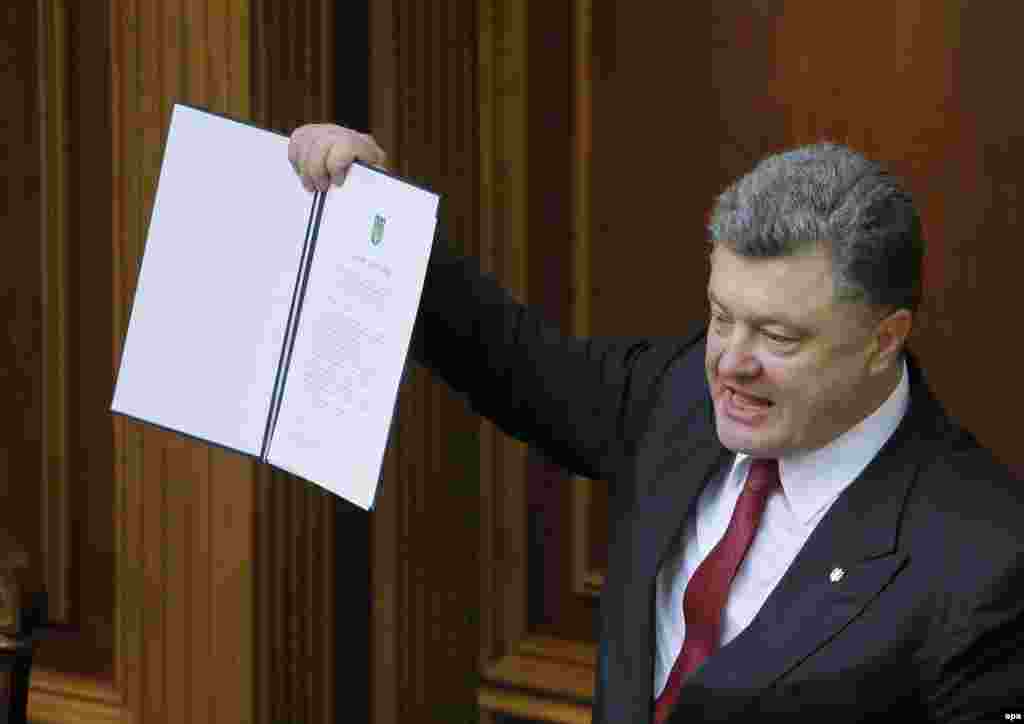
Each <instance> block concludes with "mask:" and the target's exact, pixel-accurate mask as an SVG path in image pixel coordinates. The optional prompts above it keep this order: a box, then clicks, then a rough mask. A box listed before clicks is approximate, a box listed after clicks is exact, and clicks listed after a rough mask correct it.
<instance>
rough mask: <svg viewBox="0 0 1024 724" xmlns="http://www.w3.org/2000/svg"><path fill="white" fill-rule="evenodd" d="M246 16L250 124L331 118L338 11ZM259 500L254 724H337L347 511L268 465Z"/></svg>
mask: <svg viewBox="0 0 1024 724" xmlns="http://www.w3.org/2000/svg"><path fill="white" fill-rule="evenodd" d="M250 12H251V16H252V18H251V33H252V34H251V40H252V70H251V78H252V88H253V94H252V114H251V118H252V120H253V121H254V122H255V123H256V124H258V125H260V126H263V127H265V128H270V129H272V130H275V131H278V132H280V133H285V134H287V133H290V132H291V131H292V130H294V129H295V128H296V127H298V126H299V125H301V124H303V123H307V122H319V121H325V120H330V118H331V115H332V113H333V109H334V95H335V89H334V47H333V44H334V43H335V42H336V39H335V38H334V36H333V32H334V28H335V19H334V13H335V6H334V3H332V2H330V1H329V0H296V2H292V3H288V4H284V3H279V2H274V1H273V0H251V9H250ZM296 183H298V181H297V180H296ZM255 496H256V498H255V510H256V519H255V530H254V533H255V555H254V563H255V566H256V568H255V571H254V575H255V584H256V593H255V630H256V631H257V632H258V633H257V640H256V642H255V650H254V656H255V669H256V670H255V689H254V692H253V694H254V698H255V702H256V705H255V717H256V718H255V721H260V722H267V723H268V724H271V723H276V722H280V721H301V722H321V723H323V724H327V723H328V722H334V721H335V719H336V715H335V711H336V701H337V699H338V698H341V699H344V697H345V696H346V694H351V693H353V692H348V691H346V687H345V686H344V685H343V684H341V683H339V681H338V680H337V678H336V664H335V661H336V659H337V658H338V657H339V656H340V657H344V658H345V659H356V660H359V658H360V657H362V656H364V655H365V654H364V653H363V652H359V651H338V650H336V647H335V642H336V635H335V631H336V627H337V626H338V625H345V623H347V622H346V621H338V620H337V617H338V616H340V615H343V613H342V611H343V608H342V603H343V602H341V601H338V599H337V598H336V591H337V586H336V583H337V578H338V576H341V577H342V578H343V579H344V580H347V581H350V582H351V586H350V590H351V591H352V594H353V595H356V596H359V595H362V590H364V586H365V584H364V583H363V582H362V581H361V580H360V577H359V576H358V575H357V574H356V571H357V570H358V568H359V564H360V563H361V562H360V561H358V560H353V561H351V562H349V563H348V565H347V566H346V570H342V571H337V570H336V565H337V561H336V555H335V548H336V528H335V519H336V517H337V515H338V507H339V505H344V504H343V503H340V502H339V501H338V500H337V499H336V498H335V497H334V496H332V495H331V494H330V493H327V492H326V491H324V490H322V489H320V488H317V487H316V486H313V485H310V484H309V483H307V482H305V481H302V480H299V479H298V478H295V477H293V476H291V475H289V474H287V473H284V472H282V471H279V470H274V469H272V468H268V467H265V466H260V467H258V468H257V470H256V487H255ZM360 514H361V513H360ZM357 555H358V553H357ZM342 565H346V564H342Z"/></svg>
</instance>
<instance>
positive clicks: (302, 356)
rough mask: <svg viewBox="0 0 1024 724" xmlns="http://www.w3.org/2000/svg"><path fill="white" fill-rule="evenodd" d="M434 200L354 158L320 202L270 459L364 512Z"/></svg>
mask: <svg viewBox="0 0 1024 724" xmlns="http://www.w3.org/2000/svg"><path fill="white" fill-rule="evenodd" d="M437 203H438V197H437V196H436V195H435V194H432V193H430V192H428V191H423V190H421V189H418V188H416V187H414V186H411V185H409V184H406V183H404V182H402V181H399V180H396V179H394V178H391V177H389V176H387V175H385V174H382V173H379V172H377V171H373V170H370V169H368V168H366V167H363V166H358V165H356V166H353V167H352V168H351V169H350V171H349V174H348V178H347V179H346V180H345V183H344V184H343V185H342V186H341V187H340V188H334V189H332V190H331V191H329V192H328V195H327V201H326V203H325V205H324V215H323V219H322V221H321V225H320V234H319V237H318V239H317V246H316V251H315V254H314V258H313V266H312V270H311V272H310V277H309V282H308V287H307V290H306V296H305V301H304V303H303V307H302V314H301V316H300V318H299V328H298V331H297V333H296V339H295V348H294V352H293V356H292V360H291V367H290V369H289V371H288V378H287V383H286V385H285V390H284V397H283V401H282V404H281V410H280V416H279V418H278V421H277V428H276V429H275V431H274V435H273V438H272V440H271V444H270V450H269V451H268V454H267V460H268V462H270V463H271V464H272V465H275V466H277V467H280V468H282V469H284V470H288V471H289V472H292V473H295V474H296V475H299V476H301V477H303V478H305V479H307V480H311V481H313V482H315V483H317V484H318V485H320V486H322V487H324V488H327V489H328V490H331V491H333V492H334V493H335V494H337V495H340V496H342V497H343V498H345V499H346V500H349V501H350V502H352V503H354V504H356V505H358V506H360V507H362V508H364V509H369V508H370V507H371V506H372V504H373V500H374V496H375V494H376V490H377V483H378V481H379V479H380V470H381V464H382V463H383V459H384V450H385V447H386V445H387V438H388V430H389V426H390V423H391V418H392V414H393V411H394V406H395V399H396V395H397V392H398V384H399V378H400V377H401V374H402V367H403V365H404V363H405V359H406V354H407V351H408V347H409V342H410V339H411V336H412V328H413V324H414V322H415V320H416V311H417V308H418V306H419V299H420V294H421V292H422V290H423V280H424V277H425V275H426V270H427V261H428V260H429V258H430V248H431V245H432V243H433V238H434V227H435V224H436V214H437ZM375 224H376V225H377V229H378V234H377V235H375V234H374V226H375Z"/></svg>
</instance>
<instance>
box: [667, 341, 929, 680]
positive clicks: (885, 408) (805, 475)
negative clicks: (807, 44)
mask: <svg viewBox="0 0 1024 724" xmlns="http://www.w3.org/2000/svg"><path fill="white" fill-rule="evenodd" d="M909 404H910V385H909V383H908V381H907V365H906V361H904V363H903V373H902V376H901V377H900V382H899V384H897V386H896V389H894V390H893V392H892V394H891V395H889V398H888V399H887V400H886V401H885V402H884V403H882V405H881V406H880V407H879V408H878V409H877V410H876V411H875V412H874V413H872V414H871V415H869V416H868V417H866V418H865V419H864V420H862V421H861V422H860V423H859V424H858V425H856V426H854V427H853V428H851V429H850V430H847V431H846V432H845V433H843V434H842V435H840V436H839V437H838V438H836V439H835V440H833V441H832V442H831V443H829V444H828V445H826V446H825V447H823V448H819V449H818V450H814V451H812V452H810V453H804V454H801V455H795V456H791V457H785V458H780V459H779V474H780V477H781V478H782V487H781V488H780V489H778V490H776V491H774V492H773V493H772V494H771V496H770V497H769V498H768V502H767V504H766V505H765V509H764V513H763V515H762V517H761V523H760V526H759V528H758V531H757V535H756V536H755V537H754V540H753V542H752V543H751V545H750V548H749V550H748V551H747V555H746V557H745V558H744V559H743V562H742V563H741V564H740V567H739V569H738V570H737V571H736V577H735V578H734V579H733V581H732V586H731V587H730V589H729V594H728V598H727V599H726V603H725V607H724V609H723V611H722V622H721V640H720V641H719V646H724V645H725V644H727V643H728V642H729V641H731V640H732V639H734V638H735V637H736V636H737V635H738V634H739V633H740V632H741V631H743V629H745V628H746V627H747V626H748V625H749V624H750V622H751V621H752V620H753V618H754V616H755V615H756V614H757V612H758V611H759V610H760V609H761V606H763V605H764V602H765V600H766V599H767V598H768V594H770V593H771V592H772V590H773V589H774V588H775V586H776V585H777V584H778V583H779V581H780V580H781V579H782V576H783V575H784V574H785V573H786V570H787V569H788V568H789V566H790V564H792V563H793V560H794V559H795V558H796V555H797V553H799V551H800V548H801V547H803V545H804V543H806V542H807V539H808V538H810V536H811V533H812V532H813V531H814V528H815V527H816V526H817V525H818V522H819V521H821V519H822V518H823V517H825V513H827V512H828V510H829V508H831V507H832V504H833V503H834V502H835V501H836V499H837V498H838V497H839V495H840V494H841V493H842V492H843V491H844V490H845V489H846V488H847V486H849V485H850V483H852V482H853V481H854V480H855V479H856V478H857V476H858V475H860V473H861V472H862V471H863V470H864V468H866V467H867V465H868V463H869V462H871V460H872V459H873V458H874V457H875V455H876V454H877V453H878V451H879V450H880V449H881V448H882V446H883V445H884V444H885V442H886V441H887V440H888V439H889V438H890V437H891V436H892V434H893V433H894V432H895V431H896V428H897V427H898V426H899V423H900V420H902V419H903V415H904V414H905V413H906V411H907V407H908V406H909ZM750 460H751V458H750V456H748V455H744V454H743V453H737V454H736V457H735V459H734V460H733V463H732V467H731V468H730V469H729V471H728V473H727V474H726V475H725V476H724V477H723V478H722V479H721V480H717V481H712V482H710V483H709V484H708V485H707V486H706V487H705V488H704V490H703V491H702V492H701V495H700V498H699V499H698V501H697V509H696V515H695V516H692V515H691V516H690V517H689V519H688V520H687V521H686V529H685V531H684V532H683V536H682V539H681V540H680V542H679V543H678V544H677V549H676V550H675V551H674V552H672V553H671V554H670V555H669V557H668V558H667V559H666V560H665V563H664V565H663V566H662V568H661V570H660V571H658V579H657V584H656V590H655V606H656V608H657V612H656V616H657V620H656V629H657V630H656V635H655V655H654V695H655V697H657V696H658V695H659V694H661V691H662V689H664V688H665V684H666V683H667V681H668V675H669V672H670V671H671V670H672V665H673V664H674V663H675V660H676V658H677V657H678V656H679V651H680V649H681V648H682V646H683V640H684V638H685V636H686V622H685V620H684V616H683V594H684V592H685V591H686V584H687V583H689V581H690V577H691V576H692V575H693V573H694V571H696V570H697V566H699V565H700V563H701V561H703V560H704V558H705V557H706V556H707V555H708V554H709V553H710V552H711V549H712V548H714V547H715V545H716V544H717V543H718V541H719V540H720V539H721V538H722V536H723V535H725V530H726V528H728V526H729V520H730V518H732V512H733V508H735V507H736V501H737V500H738V499H739V496H740V493H741V492H742V490H743V484H744V482H745V480H746V477H747V470H748V468H749V467H750Z"/></svg>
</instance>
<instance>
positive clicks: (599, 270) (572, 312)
mask: <svg viewBox="0 0 1024 724" xmlns="http://www.w3.org/2000/svg"><path fill="white" fill-rule="evenodd" d="M9 5H10V7H9V8H7V9H6V10H5V11H4V13H3V14H2V22H3V25H2V26H0V27H2V29H3V40H4V43H5V44H4V45H3V46H2V48H0V49H2V59H3V60H4V63H3V64H2V65H0V93H2V94H3V98H4V99H5V102H4V103H3V104H2V112H0V119H2V124H3V125H2V127H0V130H2V132H3V137H2V144H3V149H4V151H3V154H2V156H0V157H2V159H3V161H4V162H5V164H6V166H5V174H4V181H3V184H2V185H0V203H2V204H3V206H2V208H0V212H2V215H0V216H2V218H3V221H4V230H5V232H6V234H5V251H4V256H3V260H4V261H3V262H2V263H0V313H2V315H3V318H4V322H5V330H6V334H5V335H4V336H3V337H2V338H0V409H2V410H3V415H0V440H2V441H3V442H2V443H0V525H3V526H5V527H7V528H9V529H11V530H13V531H14V532H15V533H17V535H18V536H19V537H20V538H22V539H23V540H24V542H25V543H26V544H27V545H28V546H29V547H30V549H32V550H33V552H34V553H36V554H37V555H39V556H40V557H41V559H42V561H43V564H42V566H41V569H40V571H39V573H40V579H41V580H43V581H45V582H49V584H50V585H51V586H52V587H53V591H54V593H55V595H56V600H57V601H58V602H60V606H59V607H58V611H57V614H58V615H57V619H58V622H59V623H60V627H63V628H60V627H57V629H55V630H57V631H58V632H60V633H61V636H59V637H57V639H56V640H55V641H52V642H51V643H49V644H47V645H45V646H44V650H43V651H42V652H41V657H40V662H41V664H42V665H43V669H45V673H44V674H41V676H40V678H39V679H38V680H37V685H36V688H35V690H34V694H33V696H34V699H33V701H34V707H35V709H34V710H35V712H36V713H37V718H38V720H39V721H71V720H72V719H70V718H69V717H77V718H74V721H97V722H98V721H128V720H135V721H141V720H145V721H147V722H154V723H156V724H158V723H159V722H163V721H167V722H171V721H183V720H186V719H187V720H188V721H197V722H198V721H212V720H214V719H216V718H217V716H220V717H221V718H222V719H225V720H226V719H232V718H233V719H234V720H238V719H239V718H241V719H246V718H247V717H250V718H252V719H253V720H256V721H276V720H278V719H280V717H281V716H283V715H284V714H285V713H286V712H288V713H295V712H297V714H295V715H296V716H298V717H300V718H301V719H302V720H303V721H334V720H351V719H353V718H355V719H359V720H362V719H364V718H367V719H369V720H370V721H374V722H380V723H382V724H383V723H385V722H395V721H402V722H414V721H445V722H461V721H475V720H476V719H477V718H478V717H479V716H481V715H480V714H479V712H478V704H479V705H482V706H483V709H484V710H485V712H484V714H483V715H482V716H483V718H484V719H486V718H487V717H488V716H489V713H488V712H492V711H494V712H500V711H503V712H507V713H518V714H519V715H520V716H523V717H526V718H530V717H532V718H544V717H547V718H549V719H555V720H560V721H577V720H579V717H582V716H584V714H582V713H581V712H582V711H583V708H581V707H579V706H577V705H578V704H580V703H585V702H586V700H587V697H588V696H589V688H588V687H589V684H588V683H587V682H588V681H589V677H590V671H589V668H588V667H589V666H590V665H591V663H590V659H589V658H588V657H589V656H590V655H591V652H592V649H591V648H590V645H591V642H592V638H593V612H594V605H595V603H594V602H595V599H594V598H593V596H592V595H589V594H586V593H580V592H579V591H578V590H577V589H578V585H577V583H578V581H577V574H578V571H577V563H578V560H577V557H576V551H575V549H574V545H577V544H578V543H579V542H580V535H581V531H583V532H584V533H585V536H586V539H585V540H584V543H585V545H586V549H587V558H588V563H589V564H591V565H592V566H593V567H595V568H597V569H599V568H600V565H601V550H602V545H603V538H602V531H603V528H602V524H601V510H602V499H601V494H602V493H601V482H600V481H596V482H595V483H594V484H593V486H592V487H591V488H590V489H589V492H588V493H587V495H586V496H584V497H583V498H581V497H580V489H581V487H580V484H579V483H578V481H571V480H569V479H568V476H567V475H566V473H565V472H564V471H561V470H558V469H557V468H554V467H552V466H550V465H549V464H548V463H547V462H546V461H544V460H543V459H540V458H538V457H537V456H535V455H533V454H531V453H528V452H527V451H525V450H523V449H522V448H521V446H517V445H516V444H514V443H510V442H509V441H507V440H505V439H504V438H502V437H501V436H500V434H498V433H496V432H495V430H494V429H493V427H491V426H490V425H489V424H488V423H484V422H481V421H479V420H477V419H475V418H474V417H473V416H472V415H470V414H469V413H468V412H467V411H466V409H465V406H464V405H463V403H462V402H461V401H460V400H458V399H456V398H454V397H453V396H451V395H450V394H449V393H448V391H447V390H446V389H445V388H444V387H443V386H441V385H440V384H438V383H437V382H435V381H433V380H431V379H429V377H428V376H427V375H425V374H423V373H421V372H414V373H413V376H412V380H411V381H410V384H409V385H408V386H407V388H406V389H405V390H404V391H403V396H402V400H401V412H400V417H399V421H398V425H397V428H396V436H395V444H394V445H393V447H392V449H391V450H390V451H389V453H388V458H387V461H386V466H385V468H386V470H385V481H384V489H383V491H382V496H381V498H380V501H379V505H378V507H377V509H376V510H375V511H374V512H373V513H372V514H371V515H369V516H366V515H363V514H361V513H358V512H355V511H352V510H350V509H349V508H346V507H345V506H344V505H339V504H337V503H335V502H334V501H330V500H326V499H325V498H324V496H323V495H322V494H320V493H318V492H317V491H315V490H310V489H308V488H305V487H302V486H301V485H296V483H295V481H293V480H291V479H290V478H288V477H287V476H284V475H281V474H277V473H270V472H268V471H265V470H258V469H254V468H252V467H251V466H249V465H247V464H246V463H245V462H244V461H240V460H236V459H234V458H232V457H230V456H228V455H222V454H219V453H211V452H209V451H207V450H206V449H204V448H202V447H198V446H196V445H194V444H193V443H187V442H183V441H180V440H177V439H175V438H174V437H173V436H169V435H166V434H162V433H155V432H152V431H148V430H142V429H141V428H138V427H135V426H131V425H125V424H123V423H116V422H114V421H112V420H111V417H110V415H109V413H108V411H107V406H108V405H109V399H110V393H111V390H112V381H113V373H114V370H115V369H116V363H117V356H118V354H119V349H120V339H121V335H122V333H123V328H124V325H125V323H126V319H127V310H128V309H129V305H130V300H131V294H132V291H133V288H132V287H133V284H134V275H135V271H136V269H137V264H138V259H139V255H140V253H141V249H142V243H143V240H144V231H145V225H146V221H147V219H148V214H149V209H150V206H151V203H152V198H153V193H154V191H155V183H156V177H157V172H158V169H159V160H160V149H161V147H162V141H163V134H164V133H165V130H166V119H167V116H168V112H169V108H170V105H171V103H173V102H174V101H176V100H183V101H186V102H192V103H195V104H198V105H204V106H207V107H210V108H213V109H215V110H220V111H223V112H228V113H232V114H235V115H240V116H242V117H248V118H250V119H251V120H253V121H255V122H257V123H261V124H263V125H267V126H270V127H274V128H277V129H278V130H282V131H287V130H289V129H290V128H292V127H294V126H295V125H297V124H299V123H301V122H303V121H307V120H330V119H331V117H332V116H333V117H335V118H336V119H337V120H341V121H342V122H345V123H349V124H351V125H354V126H357V127H360V128H366V129H369V130H371V131H373V132H374V133H375V134H376V135H377V137H378V138H379V139H380V140H381V142H382V143H383V144H384V145H385V146H386V147H387V149H388V150H389V152H390V153H391V158H392V162H393V165H394V167H395V169H396V170H397V171H398V172H400V173H402V174H405V175H407V176H409V177H411V178H414V179H416V180H418V181H421V182H423V183H426V184H428V185H430V186H431V187H433V188H434V189H436V190H438V191H440V192H441V193H442V194H443V197H444V201H443V203H442V209H443V210H442V220H441V229H442V231H443V233H444V234H445V235H446V236H447V237H448V238H450V239H451V241H452V242H453V244H454V245H455V246H456V247H457V248H459V249H461V250H462V251H463V252H465V253H467V254H471V255H474V256H476V257H478V258H479V259H480V261H481V266H482V268H484V269H485V270H487V271H488V272H490V273H493V274H495V275H496V276H497V278H498V279H499V280H501V281H502V282H503V283H504V284H506V285H507V286H508V287H509V288H510V289H511V290H512V292H513V293H514V294H516V295H517V296H518V297H520V298H521V299H523V300H524V301H527V302H529V303H532V304H534V305H536V306H537V307H538V308H540V309H541V310H543V312H544V313H545V314H546V315H547V316H549V318H551V319H552V320H554V321H556V322H558V323H560V324H562V325H563V327H564V328H566V329H567V330H577V331H588V332H592V333H595V334H615V335H617V334H637V333H640V334H651V335H670V334H673V333H674V332H676V331H677V330H680V329H683V328H686V327H687V326H689V325H690V324H691V323H692V322H694V321H695V320H699V319H701V318H702V317H703V316H704V314H705V306H704V285H705V282H706V275H707V264H706V250H705V232H704V222H705V215H706V212H707V209H708V206H709V204H710V202H711V200H712V198H713V197H714V195H715V194H717V193H718V192H719V191H720V190H721V189H722V188H723V187H724V185H725V184H726V183H728V182H729V181H730V180H731V179H733V178H735V177H736V176H737V175H739V174H741V173H743V172H745V171H746V170H748V169H749V168H750V167H751V166H752V165H753V164H754V163H755V162H756V161H757V159H759V158H760V157H761V156H763V155H765V154H767V153H770V152H773V151H777V150H780V149H783V148H786V147H790V146H793V145H796V144H800V143H805V142H811V141H817V140H821V139H826V138H827V139H831V140H836V141H840V142H845V143H848V144H850V145H852V146H854V147H856V148H858V149H860V150H862V151H864V152H866V153H867V154H868V155H871V156H874V157H876V158H878V159H880V160H882V161H885V162H887V163H888V164H890V165H891V166H892V167H893V168H894V169H895V170H896V171H897V172H898V173H900V174H902V175H904V176H905V177H906V179H907V181H908V183H909V186H910V188H911V190H912V191H913V192H914V194H915V195H916V197H917V200H918V203H919V205H920V208H921V211H922V213H923V216H924V221H925V229H926V234H927V237H928V242H929V245H930V246H929V251H928V254H927V258H926V267H925V277H926V278H925V284H926V299H925V304H924V307H923V309H922V310H921V314H920V317H919V319H918V325H917V329H916V331H915V333H914V336H913V339H912V348H913V349H914V350H915V351H916V352H917V354H918V355H919V357H920V358H921V360H922V362H923V364H924V367H925V370H926V374H927V376H928V379H929V380H930V382H931V384H932V385H933V387H934V389H935V391H936V392H937V394H938V396H939V397H940V399H942V400H943V401H944V403H945V404H946V405H947V407H948V409H949V410H950V411H951V412H952V413H953V414H954V415H955V416H956V417H958V418H959V419H960V420H961V421H962V422H963V423H965V424H966V425H967V426H968V427H969V428H971V429H972V430H973V431H974V432H975V433H976V434H977V435H978V437H979V438H980V439H981V440H982V442H984V443H985V444H987V445H989V446H990V447H991V448H992V449H993V450H994V451H995V452H996V454H997V455H998V456H999V457H1000V458H1001V459H1003V460H1004V461H1005V462H1006V463H1007V464H1009V465H1010V466H1012V467H1014V468H1015V469H1017V470H1018V471H1024V456H1022V454H1021V452H1020V445H1019V444H1018V443H1017V440H1016V433H1017V417H1018V410H1019V409H1021V407H1022V403H1024V388H1022V387H1021V386H1020V385H1018V384H1016V382H1015V380H1013V379H1012V370H1013V369H1014V368H1015V362H1016V350H1017V326H1018V325H1017V324H1016V315H1017V308H1018V307H1019V306H1020V305H1019V304H1018V303H1017V300H1016V298H1015V293H1016V291H1017V289H1016V284H1017V282H1016V274H1017V270H1018V268H1020V266H1021V262H1022V257H1024V251H1022V245H1021V242H1020V240H1019V238H1018V237H1019V236H1020V223H1021V221H1020V219H1019V216H1020V211H1021V209H1020V203H1021V201H1020V199H1021V198H1022V192H1024V189H1022V187H1021V183H1022V181H1021V168H1022V166H1024V130H1022V129H1024V101H1022V100H1021V97H1020V94H1019V93H1018V92H1017V90H1016V87H1015V80H1016V68H1017V65H1019V63H1017V62H1016V55H1017V52H1018V48H1017V45H1016V40H1017V38H1016V35H1017V31H1018V29H1019V28H1020V27H1021V24H1022V21H1024V7H1022V6H1020V5H1019V4H1017V3H996V2H991V3H981V2H978V3H966V2H961V1H957V0H899V1H898V2H892V0H889V1H888V2H881V1H879V0H866V1H865V2H860V3H823V2H820V0H819V1H818V2H812V1H810V0H789V1H786V2H783V1H782V0H758V1H755V0H699V1H693V2H685V3H665V2H632V3H621V2H616V1H615V0H570V1H567V2H565V3H558V2H551V1H550V0H545V1H543V2H542V1H541V0H451V2H445V3H423V2H418V1H416V0H373V1H372V2H371V1H370V0H366V1H365V2H359V3H354V4H353V3H347V4H344V5H345V9H344V10H341V9H340V8H341V5H340V4H339V5H338V8H335V4H334V3H331V2H329V1H328V0H304V1H303V2H296V3H289V4H287V7H286V6H285V4H283V3H280V4H279V3H274V2H269V0H217V2H209V3H207V2H200V1H199V0H173V2H172V1H170V0H168V1H167V2H163V0H159V1H158V0H108V1H107V2H102V3H96V8H95V9H94V10H90V11H88V12H87V11H85V10H84V9H83V7H81V6H80V4H75V3H68V2H64V1H63V0H36V2H34V3H30V2H24V3H22V2H18V3H11V4H9ZM353 6H357V7H356V9H353ZM90 8H92V6H90ZM581 199H583V201H585V203H583V205H582V206H581ZM55 253H58V254H59V255H60V256H59V257H55V256H54V254H55ZM58 262H59V263H58ZM985 380H988V382H984V381H985ZM581 501H582V502H583V503H584V505H581ZM588 506H589V507H588ZM581 510H582V513H580V511H581ZM587 511H589V513H588V512H587ZM581 515H582V518H581ZM353 661H356V662H360V661H366V662H368V665H367V666H365V667H363V668H361V669H359V667H358V666H357V667H356V668H357V669H359V670H358V672H357V673H356V674H355V675H353V676H349V677H345V676H342V675H341V673H340V672H341V671H342V670H343V669H348V668H350V664H351V663H352V662H353ZM196 662H202V665H197V664H196ZM342 664H344V666H342ZM43 669H41V671H42V670H43ZM531 672H533V673H531ZM537 672H540V674H538V673H537ZM495 692H498V693H497V694H496V693H495ZM68 712H72V713H68ZM346 717H347V719H346Z"/></svg>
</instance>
